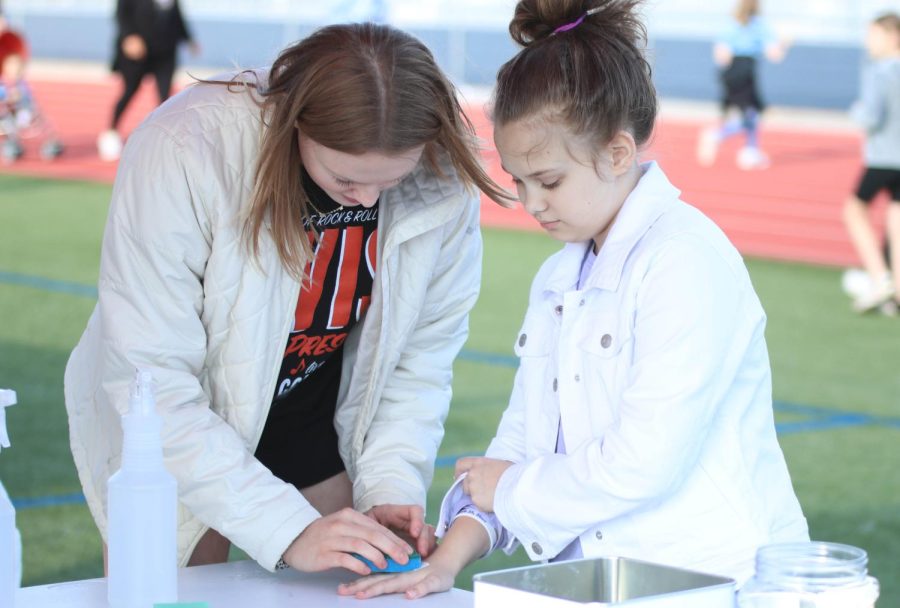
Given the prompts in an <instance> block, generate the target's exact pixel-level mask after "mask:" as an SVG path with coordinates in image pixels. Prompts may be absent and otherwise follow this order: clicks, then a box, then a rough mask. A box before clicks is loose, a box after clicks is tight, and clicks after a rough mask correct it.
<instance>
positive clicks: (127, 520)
mask: <svg viewBox="0 0 900 608" xmlns="http://www.w3.org/2000/svg"><path fill="white" fill-rule="evenodd" d="M122 428H123V431H124V438H123V444H122V467H121V468H120V469H119V470H118V471H117V472H116V473H115V474H114V475H113V476H112V477H110V479H109V484H108V501H109V503H108V512H109V525H108V529H107V530H108V542H109V579H108V599H109V605H110V606H111V607H112V608H152V607H153V605H154V604H158V603H160V604H161V603H174V602H176V601H177V598H178V564H177V555H176V544H175V542H176V541H175V535H176V525H177V523H176V519H177V508H178V494H177V484H176V482H175V478H174V477H173V476H172V475H171V474H170V473H169V472H168V471H167V470H166V468H165V466H164V465H163V453H162V438H161V434H160V433H161V430H162V419H161V418H160V417H159V415H158V414H157V412H156V401H155V398H154V394H153V386H152V377H151V375H150V373H149V372H146V371H141V370H137V372H136V374H135V379H134V383H133V384H132V387H131V394H130V399H129V410H128V413H126V414H125V415H124V416H122Z"/></svg>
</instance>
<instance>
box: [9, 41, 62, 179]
mask: <svg viewBox="0 0 900 608" xmlns="http://www.w3.org/2000/svg"><path fill="white" fill-rule="evenodd" d="M27 60H28V45H27V44H26V43H25V39H24V38H23V37H22V36H21V35H19V34H17V33H16V32H14V31H12V30H5V31H2V32H0V142H2V147H0V160H2V161H3V162H4V163H6V164H9V163H13V162H15V161H16V160H18V159H19V158H21V156H22V155H23V154H24V153H25V147H24V146H23V145H22V142H23V140H26V139H38V140H40V141H41V145H40V155H41V158H43V159H44V160H52V159H54V158H56V157H58V156H59V155H60V154H62V152H63V145H62V142H60V141H59V138H58V137H57V135H56V131H55V129H54V128H53V125H52V124H51V123H50V121H49V120H47V118H46V117H45V116H44V114H43V113H42V112H41V110H40V108H39V107H38V105H37V104H36V103H35V101H34V97H33V96H32V94H31V89H30V88H29V87H28V83H27V82H26V81H25V78H24V76H25V64H26V61H27Z"/></svg>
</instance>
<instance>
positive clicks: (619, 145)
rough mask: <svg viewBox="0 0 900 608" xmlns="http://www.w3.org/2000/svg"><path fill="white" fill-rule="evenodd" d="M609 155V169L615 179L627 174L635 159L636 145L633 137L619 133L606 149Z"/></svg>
mask: <svg viewBox="0 0 900 608" xmlns="http://www.w3.org/2000/svg"><path fill="white" fill-rule="evenodd" d="M606 149H607V153H608V154H609V160H610V165H611V166H610V169H611V170H612V173H613V175H615V176H616V177H618V176H620V175H623V174H624V173H627V172H628V171H629V170H630V169H631V167H632V166H633V165H634V162H635V160H636V159H637V144H635V143H634V136H633V135H632V134H631V133H629V132H628V131H619V132H618V133H616V134H615V136H614V137H613V138H612V141H610V142H609V144H608V145H607V147H606Z"/></svg>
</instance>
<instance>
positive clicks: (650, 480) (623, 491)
mask: <svg viewBox="0 0 900 608" xmlns="http://www.w3.org/2000/svg"><path fill="white" fill-rule="evenodd" d="M642 169H643V171H644V175H643V177H642V178H641V180H640V182H639V183H638V185H637V187H636V188H635V190H634V191H633V192H632V193H631V194H630V195H629V197H628V199H627V200H626V201H625V203H624V206H623V207H622V209H621V211H620V213H619V215H618V217H617V219H616V220H615V224H614V225H613V227H612V229H611V231H610V233H609V236H608V238H607V240H606V242H605V244H604V245H603V247H602V249H601V250H600V252H599V255H598V258H597V260H596V262H595V263H594V266H593V268H592V270H591V272H590V274H589V275H588V277H587V280H586V282H585V284H584V285H583V286H582V289H577V287H576V285H577V281H578V278H579V270H580V268H581V264H582V260H583V259H584V254H585V251H586V247H587V246H588V244H587V243H575V244H568V245H566V246H565V247H564V248H563V250H562V251H560V252H559V253H557V254H555V255H553V256H552V257H551V258H550V259H549V260H547V262H545V263H544V265H543V267H542V268H541V270H540V271H539V272H538V274H537V277H536V278H535V280H534V283H533V286H532V289H531V295H530V301H529V306H528V310H527V313H526V315H525V321H524V324H523V326H522V330H521V332H520V333H519V336H518V338H517V341H516V345H515V351H516V354H517V355H518V356H519V359H520V363H519V369H518V372H517V374H516V379H515V385H514V388H513V392H512V396H511V398H510V403H509V406H508V408H507V410H506V412H505V413H504V415H503V418H502V420H501V422H500V426H499V429H498V431H497V435H496V437H495V438H494V440H493V441H492V442H491V444H490V447H489V448H488V450H487V456H489V457H491V458H499V459H505V460H511V461H513V462H515V463H517V464H515V465H513V466H512V467H510V468H509V469H508V470H507V471H506V472H505V473H504V474H503V476H502V477H501V479H500V483H499V485H498V487H497V492H496V496H495V499H494V507H495V513H496V515H497V517H498V518H499V521H500V523H502V525H503V527H504V528H505V530H504V531H503V533H499V534H493V535H492V540H493V539H496V543H495V544H496V545H498V546H504V545H505V546H504V548H505V549H507V550H510V549H511V548H513V546H514V543H515V541H516V540H518V541H519V542H521V543H522V545H523V546H524V548H525V550H526V551H527V553H528V555H529V556H530V557H531V558H532V559H534V560H539V559H550V558H553V557H554V556H556V555H557V554H559V553H560V552H561V551H562V550H563V549H564V548H566V547H567V545H569V544H570V543H572V542H573V541H575V540H576V539H578V540H580V544H581V550H582V552H583V554H584V556H585V557H597V556H604V555H615V556H627V557H633V558H639V559H644V560H649V561H654V562H660V563H667V564H672V565H677V566H681V567H685V568H692V569H697V570H701V571H707V572H713V573H720V574H723V575H727V576H730V577H733V578H735V579H737V580H738V582H739V583H740V582H743V581H744V580H746V579H747V578H749V577H750V576H751V575H752V573H753V558H754V554H755V551H756V549H757V548H758V547H759V546H760V545H764V544H767V543H772V542H779V541H804V540H808V531H807V525H806V520H805V518H804V517H803V514H802V512H801V510H800V505H799V504H798V502H797V498H796V497H795V495H794V492H793V489H792V487H791V481H790V478H789V476H788V471H787V467H786V465H785V461H784V457H783V455H782V452H781V448H780V447H779V445H778V442H777V440H776V436H775V425H774V419H773V413H772V394H771V372H770V368H769V359H768V354H767V350H766V343H765V338H764V330H765V320H766V318H765V314H764V312H763V309H762V307H761V305H760V302H759V299H758V298H757V296H756V293H755V292H754V290H753V286H752V284H751V283H750V278H749V276H748V273H747V270H746V268H745V266H744V264H743V261H742V259H741V256H740V255H739V254H738V252H737V251H736V250H735V249H734V247H733V246H732V245H731V243H730V242H729V241H728V239H727V238H726V237H725V235H724V234H723V233H722V232H721V231H720V230H719V228H717V227H716V226H715V224H713V223H712V222H711V221H710V220H709V219H708V218H706V217H705V216H704V215H703V214H702V213H700V212H699V211H698V210H696V209H695V208H693V207H691V206H689V205H687V204H685V203H683V202H682V201H680V200H679V198H678V197H679V194H680V192H679V191H678V190H677V189H676V188H675V187H674V186H672V185H671V184H670V183H669V181H668V180H667V178H666V176H665V175H664V174H663V172H662V170H661V169H660V168H659V167H658V166H657V165H656V164H655V163H649V164H646V165H644V166H643V167H642ZM560 424H561V427H560ZM560 428H561V429H562V432H563V435H564V437H565V444H566V452H567V453H566V454H556V453H555V450H556V447H557V433H558V429H560Z"/></svg>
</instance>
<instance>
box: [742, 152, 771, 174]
mask: <svg viewBox="0 0 900 608" xmlns="http://www.w3.org/2000/svg"><path fill="white" fill-rule="evenodd" d="M737 166H738V169H742V170H744V171H755V170H758V169H767V168H768V167H769V157H768V156H766V154H765V152H763V151H762V150H760V149H759V148H751V147H749V146H745V147H743V148H741V149H740V150H739V151H738V154H737Z"/></svg>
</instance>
